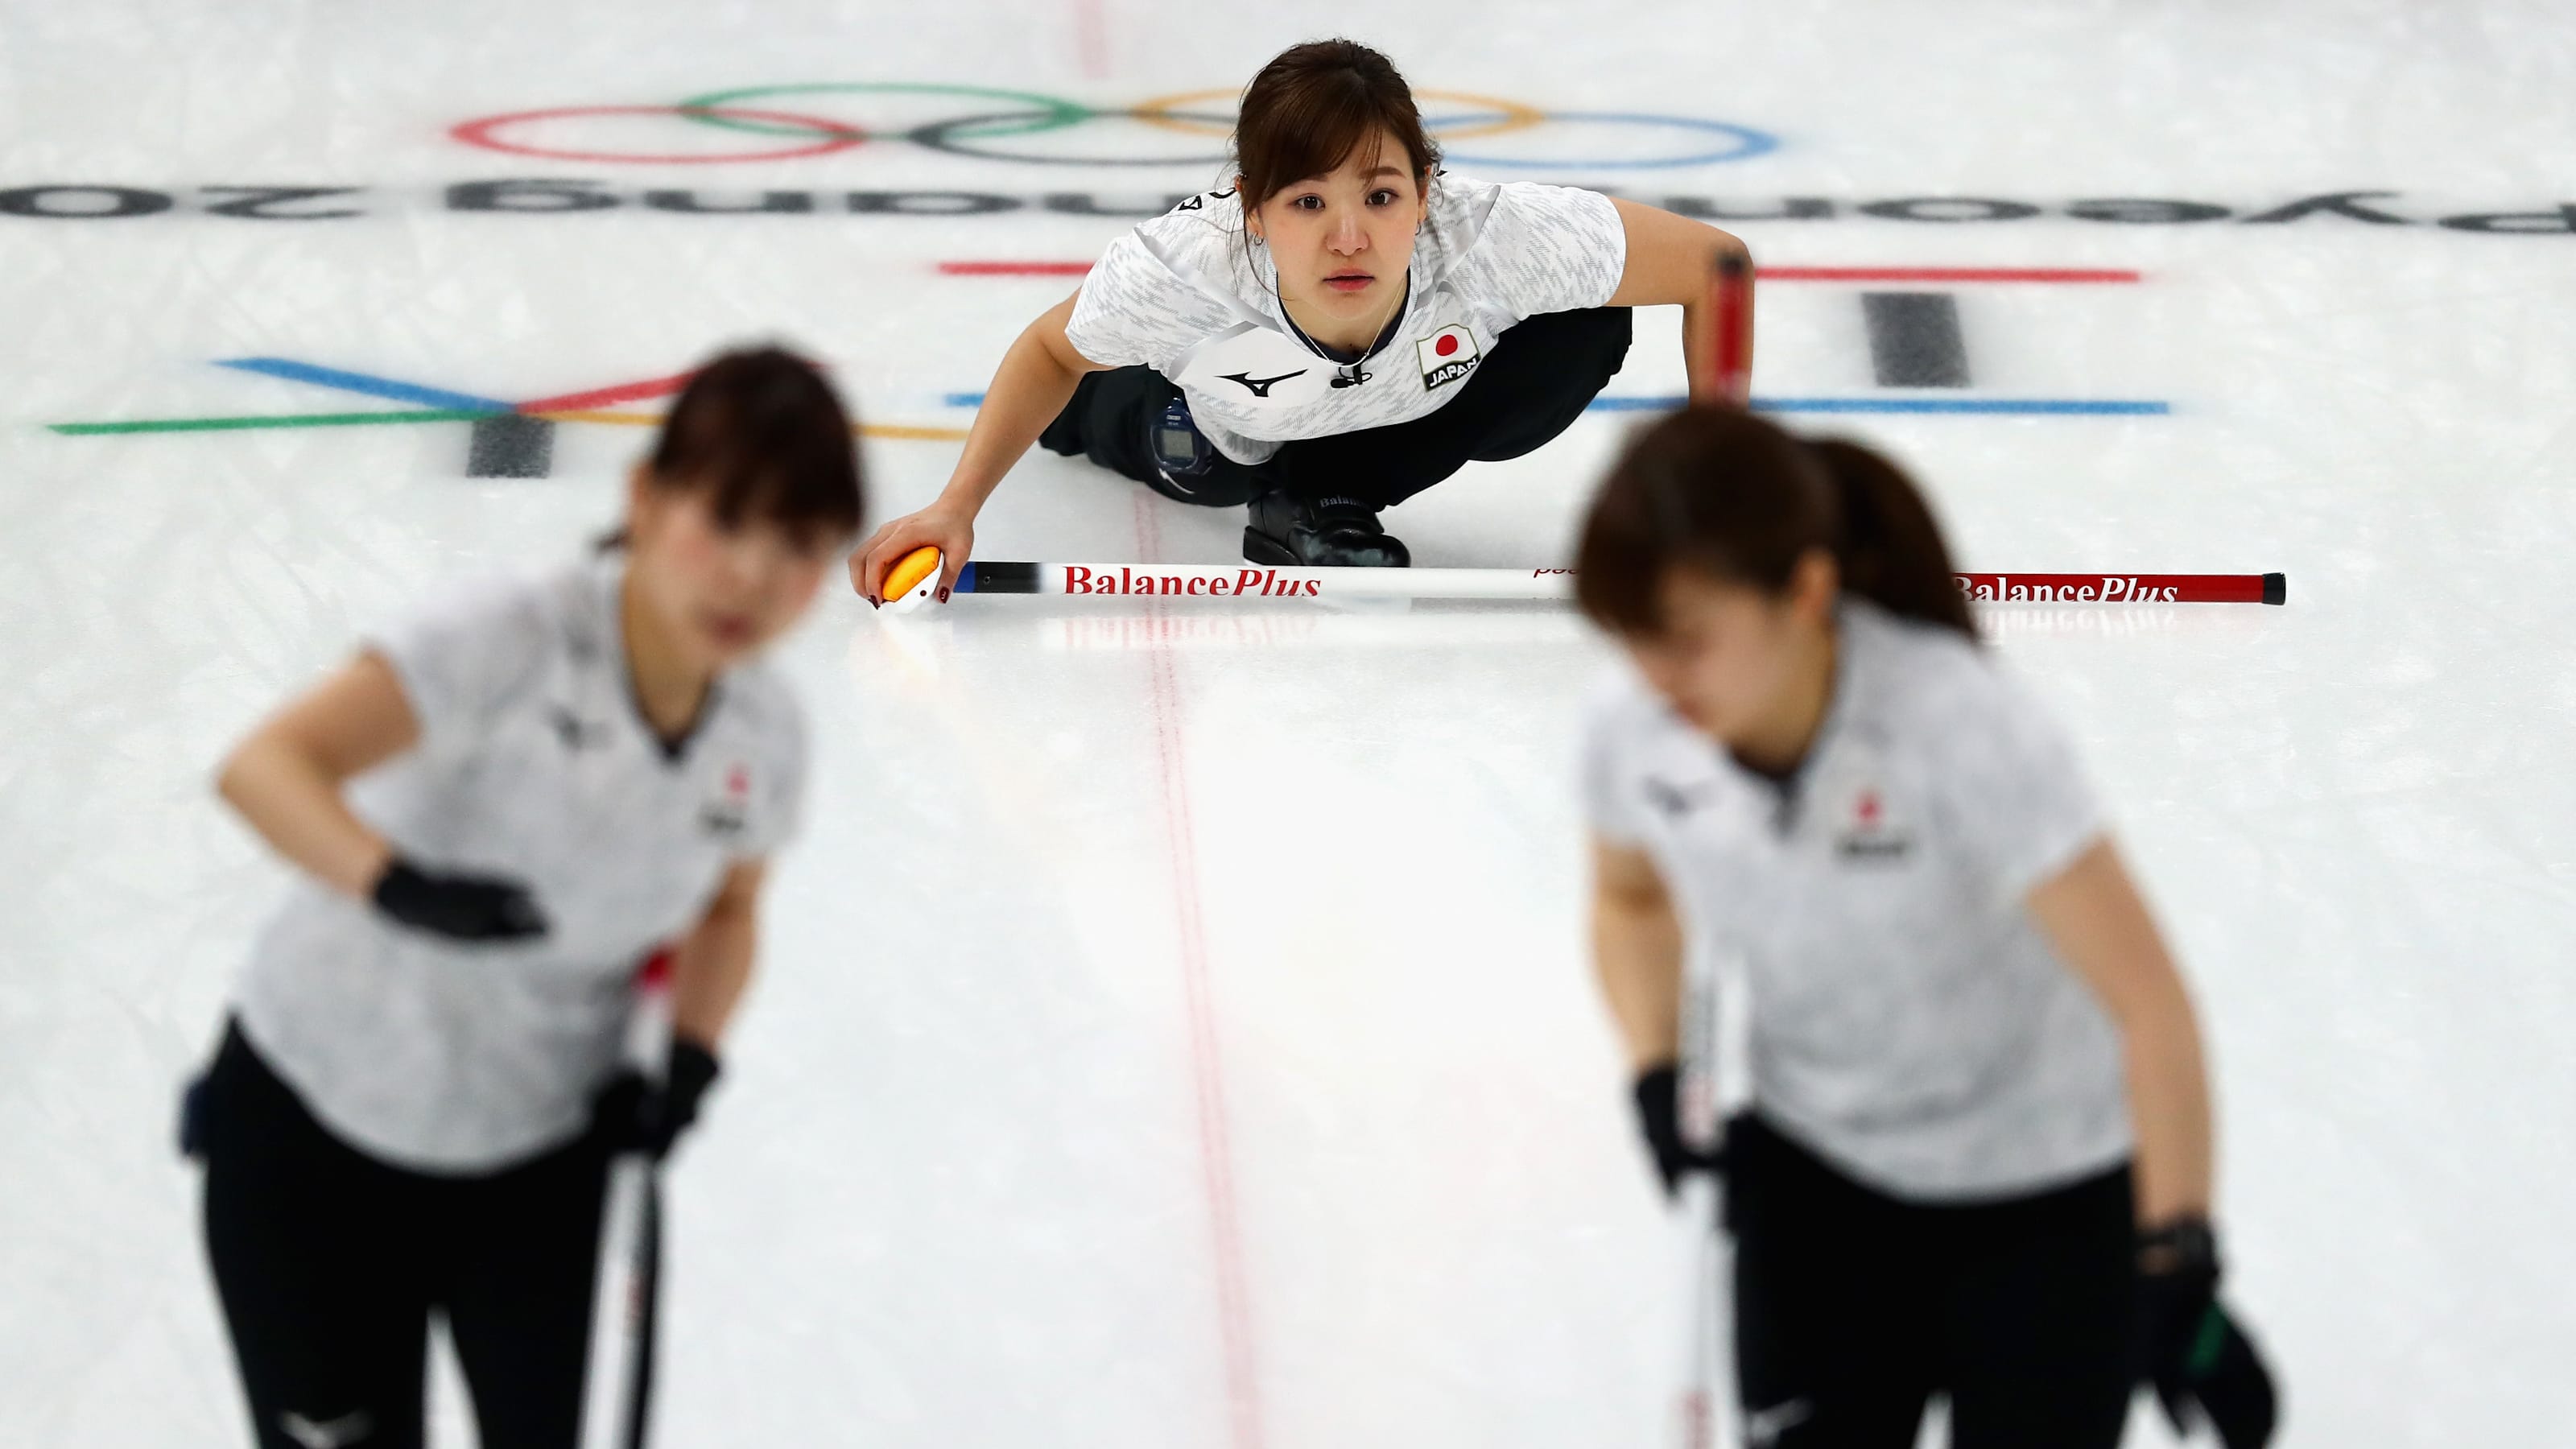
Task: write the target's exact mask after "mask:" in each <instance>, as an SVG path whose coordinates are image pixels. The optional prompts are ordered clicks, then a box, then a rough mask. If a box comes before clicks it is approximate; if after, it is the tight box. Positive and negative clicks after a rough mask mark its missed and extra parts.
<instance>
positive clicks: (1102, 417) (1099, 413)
mask: <svg viewBox="0 0 2576 1449" xmlns="http://www.w3.org/2000/svg"><path fill="white" fill-rule="evenodd" d="M1630 332H1631V327H1630V319H1629V315H1628V309H1627V308H1625V307H1594V308H1590V309H1587V310H1585V311H1580V312H1542V313H1540V314H1539V315H1537V316H1535V317H1528V318H1524V319H1523V320H1522V321H1521V322H1520V323H1519V324H1518V325H1516V326H1514V327H1512V328H1511V329H1510V330H1508V331H1506V332H1505V333H1503V335H1502V336H1501V337H1499V338H1497V339H1496V340H1495V342H1494V346H1493V348H1492V350H1491V351H1489V352H1487V353H1486V354H1485V360H1484V361H1483V362H1481V363H1479V364H1478V365H1477V367H1476V370H1475V371H1474V372H1473V373H1470V374H1469V375H1468V377H1467V380H1466V381H1465V382H1462V383H1459V384H1457V386H1458V388H1459V393H1458V396H1456V397H1455V398H1452V399H1450V401H1449V403H1448V405H1447V406H1445V407H1443V408H1441V409H1440V410H1439V411H1437V412H1434V413H1431V414H1429V415H1427V416H1424V417H1419V418H1415V419H1414V420H1413V421H1411V422H1408V423H1390V424H1388V425H1387V426H1385V427H1382V428H1362V429H1360V430H1359V431H1357V432H1353V433H1341V434H1337V435H1335V436H1333V437H1329V438H1300V439H1297V440H1296V441H1294V442H1289V443H1283V444H1281V445H1280V448H1279V451H1278V452H1277V453H1276V454H1274V455H1273V456H1272V457H1271V458H1270V460H1269V461H1267V462H1264V463H1260V464H1253V465H1247V464H1243V463H1237V462H1235V461H1234V460H1233V459H1231V458H1228V457H1225V456H1224V455H1223V454H1219V455H1218V457H1217V460H1216V466H1215V467H1214V468H1213V469H1211V470H1210V471H1209V472H1208V473H1207V474H1206V476H1204V477H1200V478H1192V479H1185V480H1183V482H1184V483H1185V484H1186V485H1187V486H1188V488H1189V489H1190V492H1189V494H1188V495H1187V496H1184V495H1182V494H1180V493H1176V492H1173V491H1172V490H1170V489H1169V488H1166V487H1164V486H1163V482H1162V478H1161V475H1160V474H1159V473H1158V471H1157V470H1156V469H1155V466H1154V453H1153V448H1152V445H1151V442H1150V440H1149V437H1148V434H1147V429H1148V427H1149V426H1150V425H1151V424H1152V422H1153V420H1154V419H1155V418H1157V417H1159V416H1161V415H1162V411H1163V405H1164V404H1165V403H1167V402H1170V401H1171V400H1172V398H1173V397H1174V396H1175V395H1176V394H1177V393H1178V392H1179V391H1180V389H1178V388H1177V387H1174V386H1173V385H1172V383H1171V382H1170V381H1169V380H1167V379H1166V378H1164V376H1163V375H1162V374H1161V373H1158V372H1156V371H1154V370H1153V369H1152V368H1150V367H1117V368H1110V369H1108V370H1106V371H1103V372H1093V373H1085V374H1084V375H1083V379H1082V383H1081V385H1080V386H1079V387H1077V388H1076V389H1075V390H1074V394H1073V401H1071V402H1069V403H1067V404H1065V408H1064V411H1063V412H1062V413H1060V414H1058V415H1057V417H1056V420H1055V421H1054V422H1053V423H1050V424H1048V426H1047V430H1046V431H1045V432H1044V433H1042V434H1040V435H1039V437H1038V441H1039V442H1040V443H1041V444H1043V445H1045V446H1046V447H1047V448H1049V449H1051V450H1053V451H1055V452H1058V453H1062V454H1064V455H1066V456H1067V457H1073V456H1077V455H1079V456H1083V457H1088V458H1089V459H1091V461H1093V462H1095V463H1097V464H1099V465H1100V466H1102V467H1104V468H1107V469H1109V470H1110V471H1111V472H1113V473H1118V474H1121V475H1123V476H1125V477H1129V478H1133V479H1135V480H1136V481H1137V482H1139V483H1144V484H1147V485H1149V486H1151V487H1153V488H1155V489H1156V491H1158V492H1162V493H1164V494H1165V495H1166V496H1169V497H1173V498H1179V499H1180V500H1181V501H1182V502H1184V503H1201V504H1207V505H1211V506H1218V507H1222V506H1226V505H1233V504H1242V503H1248V502H1250V501H1252V500H1253V499H1254V498H1256V497H1258V496H1260V495H1261V494H1264V493H1290V494H1295V495H1297V496H1299V497H1305V498H1325V497H1334V498H1355V499H1358V500H1359V501H1360V502H1362V503H1366V504H1368V505H1370V506H1371V507H1374V508H1388V507H1392V506H1394V505H1395V504H1398V503H1401V502H1403V501H1404V500H1405V499H1407V498H1410V497H1412V496H1413V495H1414V494H1416V493H1419V492H1421V491H1422V490H1423V489H1425V488H1428V487H1430V486H1431V485H1432V484H1434V483H1437V482H1439V481H1440V480H1442V479H1444V478H1446V477H1448V476H1449V475H1450V474H1452V473H1455V472H1457V471H1458V470H1459V469H1460V468H1463V467H1465V466H1466V465H1467V464H1469V463H1471V462H1477V463H1498V462H1501V461H1502V460H1504V459H1506V458H1517V457H1519V456H1521V455H1522V454H1524V453H1528V452H1532V451H1535V450H1536V449H1537V448H1538V446H1539V445H1540V444H1542V443H1545V442H1547V441H1548V440H1549V439H1551V438H1554V437H1555V436H1556V435H1557V434H1559V433H1562V432H1564V431H1565V430H1566V429H1567V428H1569V427H1571V426H1573V424H1574V420H1575V419H1576V418H1579V417H1581V416H1583V410H1584V409H1585V408H1587V407H1589V406H1591V404H1592V400H1593V399H1594V398H1596V397H1598V396H1600V395H1601V389H1603V388H1604V387H1607V386H1609V384H1610V379H1611V378H1612V377H1614V376H1616V375H1617V374H1618V372H1619V367H1620V365H1621V364H1622V363H1623V362H1625V361H1626V360H1627V357H1628V340H1629V336H1630ZM1399 354H1402V355H1399ZM1412 364H1413V357H1412V354H1411V352H1410V350H1409V344H1408V343H1407V342H1406V341H1405V340H1404V339H1402V338H1398V339H1397V340H1396V341H1395V342H1394V343H1392V344H1391V345H1389V346H1388V348H1387V350H1386V351H1384V352H1382V353H1380V354H1378V356H1377V357H1376V358H1375V359H1374V360H1373V361H1372V362H1371V363H1370V364H1369V366H1370V369H1371V370H1372V371H1382V372H1383V373H1384V374H1385V375H1384V376H1382V377H1380V378H1379V379H1377V380H1376V381H1375V382H1374V383H1372V384H1368V385H1371V386H1378V387H1386V386H1396V387H1418V386H1420V385H1421V384H1420V383H1419V382H1417V381H1416V380H1415V379H1414V378H1413V377H1411V376H1408V375H1406V369H1408V368H1410V367H1411V366H1412Z"/></svg>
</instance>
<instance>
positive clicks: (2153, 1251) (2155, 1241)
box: [2138, 1218, 2218, 1276]
mask: <svg viewBox="0 0 2576 1449" xmlns="http://www.w3.org/2000/svg"><path fill="white" fill-rule="evenodd" d="M2138 1267H2139V1270H2140V1271H2142V1272H2148V1273H2176V1272H2201V1273H2208V1274H2210V1275H2212V1276H2215V1275H2216V1274H2217V1272H2218V1234H2217V1233H2216V1232H2215V1231H2214V1230H2213V1229H2211V1227H2210V1226H2209V1220H2208V1219H2207V1218H2176V1219H2175V1220H2174V1221H2172V1222H2169V1223H2166V1224H2165V1225H2163V1226H2162V1227H2159V1228H2154V1229H2151V1230H2149V1231H2147V1232H2143V1233H2140V1234H2138Z"/></svg>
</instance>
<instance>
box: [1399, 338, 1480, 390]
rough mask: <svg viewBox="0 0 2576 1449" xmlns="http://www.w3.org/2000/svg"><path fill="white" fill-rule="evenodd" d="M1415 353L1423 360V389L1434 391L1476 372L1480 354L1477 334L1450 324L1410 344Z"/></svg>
mask: <svg viewBox="0 0 2576 1449" xmlns="http://www.w3.org/2000/svg"><path fill="white" fill-rule="evenodd" d="M1413 351H1414V354H1415V355H1416V356H1418V357H1420V358H1421V359H1422V390H1423V391H1424V392H1437V391H1439V390H1440V389H1441V388H1444V387H1447V386H1448V385H1449V384H1451V383H1453V382H1456V381H1457V380H1458V379H1460V378H1462V377H1465V376H1466V375H1467V374H1469V373H1471V372H1474V371H1475V370H1476V364H1477V363H1478V362H1479V361H1481V360H1482V357H1483V354H1482V353H1480V352H1479V351H1478V350H1477V348H1476V334H1475V333H1473V332H1470V331H1468V330H1467V329H1466V328H1464V327H1460V326H1457V325H1455V324H1452V325H1450V326H1447V327H1443V328H1441V329H1440V330H1439V331H1437V332H1434V333H1432V334H1431V335H1430V336H1428V337H1425V338H1422V339H1420V340H1418V341H1416V342H1415V343H1414V344H1413Z"/></svg>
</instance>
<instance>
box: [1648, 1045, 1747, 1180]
mask: <svg viewBox="0 0 2576 1449" xmlns="http://www.w3.org/2000/svg"><path fill="white" fill-rule="evenodd" d="M1634 1094H1635V1096H1636V1099H1637V1126H1638V1128H1639V1130H1641V1131H1643V1132H1644V1133H1645V1134H1646V1146H1647V1147H1648V1148H1649V1149H1651V1150H1652V1151H1653V1152H1654V1154H1655V1171H1656V1173H1657V1174H1659V1175H1660V1176H1661V1177H1662V1178H1663V1180H1664V1195H1665V1196H1666V1197H1670V1196H1672V1195H1673V1194H1674V1193H1675V1192H1677V1191H1679V1190H1680V1188H1681V1185H1682V1179H1683V1178H1684V1177H1686V1176H1688V1175H1689V1174H1691V1173H1694V1172H1721V1171H1724V1170H1725V1167H1726V1153H1725V1149H1723V1148H1720V1149H1718V1150H1717V1151H1714V1152H1712V1151H1705V1150H1702V1149H1700V1148H1697V1147H1693V1146H1691V1145H1690V1144H1689V1143H1687V1142H1685V1141H1683V1140H1682V1112H1681V1094H1682V1073H1681V1068H1680V1067H1678V1066H1676V1065H1675V1064H1673V1063H1671V1062H1658V1063H1656V1064H1655V1065H1653V1066H1651V1067H1648V1068H1646V1069H1645V1070H1644V1071H1643V1072H1640V1073H1638V1074H1637V1083H1636V1087H1635V1088H1634Z"/></svg>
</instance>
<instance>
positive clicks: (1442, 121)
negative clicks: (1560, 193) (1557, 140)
mask: <svg viewBox="0 0 2576 1449" xmlns="http://www.w3.org/2000/svg"><path fill="white" fill-rule="evenodd" d="M1545 114H1546V117H1547V119H1548V120H1550V121H1595V122H1600V123H1602V124H1605V125H1615V126H1675V127H1679V128H1681V129H1683V130H1686V131H1713V132H1715V133H1717V134H1718V135H1721V136H1731V137H1733V138H1734V140H1735V144H1734V145H1732V146H1729V147H1725V148H1723V149H1720V150H1715V151H1703V152H1700V153H1699V154H1697V155H1691V156H1665V157H1657V158H1654V159H1651V160H1645V161H1609V160H1603V159H1600V158H1598V157H1578V156H1566V157H1559V158H1553V159H1549V160H1541V161H1533V160H1525V159H1520V158H1515V157H1508V156H1480V155H1470V154H1468V153H1467V152H1464V151H1450V152H1447V153H1446V156H1447V159H1448V160H1451V161H1455V162H1457V163H1458V164H1459V165H1461V166H1497V167H1503V168H1507V169H1515V170H1522V171H1546V170H1561V171H1572V170H1601V171H1655V170H1665V169H1669V168H1671V167H1675V166H1708V165H1713V164H1715V163H1717V162H1721V161H1744V160H1749V159H1751V158H1753V157H1755V156H1760V155H1763V154H1764V153H1766V152H1771V151H1777V150H1779V149H1780V138H1779V137H1777V136H1774V135H1771V134H1769V133H1767V132H1763V131H1757V130H1754V129H1753V128H1752V127H1750V126H1738V125H1735V124H1733V123H1732V122H1728V121H1704V120H1701V119H1700V118H1699V117H1697V116H1656V115H1648V114H1645V113H1643V112H1638V111H1549V112H1546V113H1545ZM1499 119H1502V117H1501V115H1500V114H1499V113H1498V112H1493V111H1482V112H1473V113H1469V114H1466V115H1457V116H1441V117H1438V118H1436V119H1434V118H1428V117H1426V118H1425V119H1424V121H1423V125H1424V126H1425V127H1428V128H1431V129H1433V130H1434V131H1436V130H1437V129H1438V128H1439V127H1441V126H1456V125H1464V124H1467V123H1469V122H1471V121H1485V120H1499Z"/></svg>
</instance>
